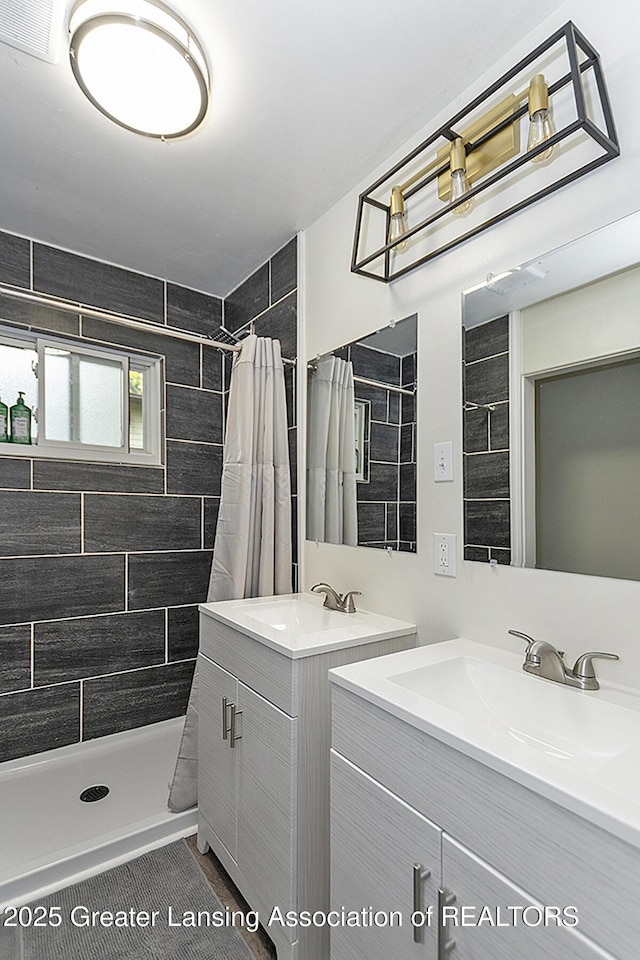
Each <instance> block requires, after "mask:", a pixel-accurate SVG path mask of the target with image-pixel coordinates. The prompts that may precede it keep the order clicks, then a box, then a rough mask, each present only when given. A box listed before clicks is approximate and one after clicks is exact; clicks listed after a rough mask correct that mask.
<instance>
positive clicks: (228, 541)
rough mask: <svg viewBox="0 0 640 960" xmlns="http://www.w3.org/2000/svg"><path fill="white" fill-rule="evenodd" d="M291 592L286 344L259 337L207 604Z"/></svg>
mask: <svg viewBox="0 0 640 960" xmlns="http://www.w3.org/2000/svg"><path fill="white" fill-rule="evenodd" d="M290 592H291V479H290V471H289V444H288V429H287V408H286V395H285V386H284V367H283V365H282V358H281V356H280V342H279V341H278V340H271V339H270V338H269V337H257V336H255V335H253V334H251V335H250V336H248V337H247V338H246V339H245V340H243V341H242V347H241V349H240V353H239V354H238V355H236V357H235V360H234V364H233V370H232V373H231V386H230V390H229V405H228V411H227V427H226V432H225V440H224V462H223V468H222V495H221V498H220V510H219V513H218V525H217V528H216V537H215V543H214V548H213V562H212V565H211V579H210V583H209V592H208V596H207V600H209V601H213V600H240V599H242V598H243V597H262V596H270V595H272V594H276V593H278V594H280V593H290ZM197 703H198V672H197V670H196V672H195V674H194V678H193V684H192V687H191V693H190V695H189V704H188V707H187V715H186V717H185V724H184V730H183V733H182V741H181V743H180V750H179V753H178V759H177V762H176V769H175V773H174V776H173V782H172V783H171V786H170V791H169V809H170V810H172V811H174V812H175V813H177V812H179V811H181V810H186V809H188V808H189V807H193V806H195V804H196V803H197V799H198V794H197V789H198V760H197V739H198V737H197V733H198V708H197Z"/></svg>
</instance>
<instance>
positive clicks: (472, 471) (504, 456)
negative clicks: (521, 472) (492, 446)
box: [464, 452, 509, 500]
mask: <svg viewBox="0 0 640 960" xmlns="http://www.w3.org/2000/svg"><path fill="white" fill-rule="evenodd" d="M464 495H465V497H468V498H470V499H474V500H495V499H506V498H508V496H509V454H508V453H504V452H502V453H475V454H472V455H467V456H465V458H464Z"/></svg>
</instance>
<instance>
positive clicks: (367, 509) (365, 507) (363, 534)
mask: <svg viewBox="0 0 640 960" xmlns="http://www.w3.org/2000/svg"><path fill="white" fill-rule="evenodd" d="M386 538H387V530H386V509H385V504H384V503H366V502H364V501H360V502H359V503H358V543H359V544H364V543H369V542H371V541H374V540H386Z"/></svg>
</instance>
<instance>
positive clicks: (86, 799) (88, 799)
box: [80, 783, 109, 803]
mask: <svg viewBox="0 0 640 960" xmlns="http://www.w3.org/2000/svg"><path fill="white" fill-rule="evenodd" d="M108 793H109V787H105V785H104V784H103V783H101V784H100V785H98V786H95V787H87V789H86V790H83V791H82V793H81V794H80V799H81V800H82V802H83V803H95V801H96V800H104V798H105V797H106V795H107V794H108Z"/></svg>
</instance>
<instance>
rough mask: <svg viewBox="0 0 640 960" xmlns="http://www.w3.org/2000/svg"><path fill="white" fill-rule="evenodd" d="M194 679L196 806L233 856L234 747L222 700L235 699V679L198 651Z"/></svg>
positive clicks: (234, 856)
mask: <svg viewBox="0 0 640 960" xmlns="http://www.w3.org/2000/svg"><path fill="white" fill-rule="evenodd" d="M198 683H199V694H198V696H199V705H198V807H199V811H200V814H201V815H202V816H203V817H204V818H205V820H206V821H207V822H208V824H209V826H210V827H211V828H212V829H213V830H214V832H215V834H216V836H217V837H218V839H219V840H220V841H221V842H222V843H223V844H224V846H225V847H226V849H227V851H228V853H229V854H230V855H231V856H232V857H233V859H234V860H235V859H236V779H237V773H236V766H237V751H236V750H231V749H230V746H229V743H230V741H229V738H228V736H227V739H226V740H225V739H224V737H223V718H222V704H223V698H224V697H226V699H227V702H228V703H235V702H236V693H237V681H236V678H235V677H232V676H231V674H230V673H227V672H226V670H223V669H222V668H221V667H219V666H218V665H217V664H215V663H212V661H211V660H209V659H208V658H207V657H203V656H202V654H201V655H200V657H199V658H198ZM228 712H229V711H228V710H227V715H228Z"/></svg>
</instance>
